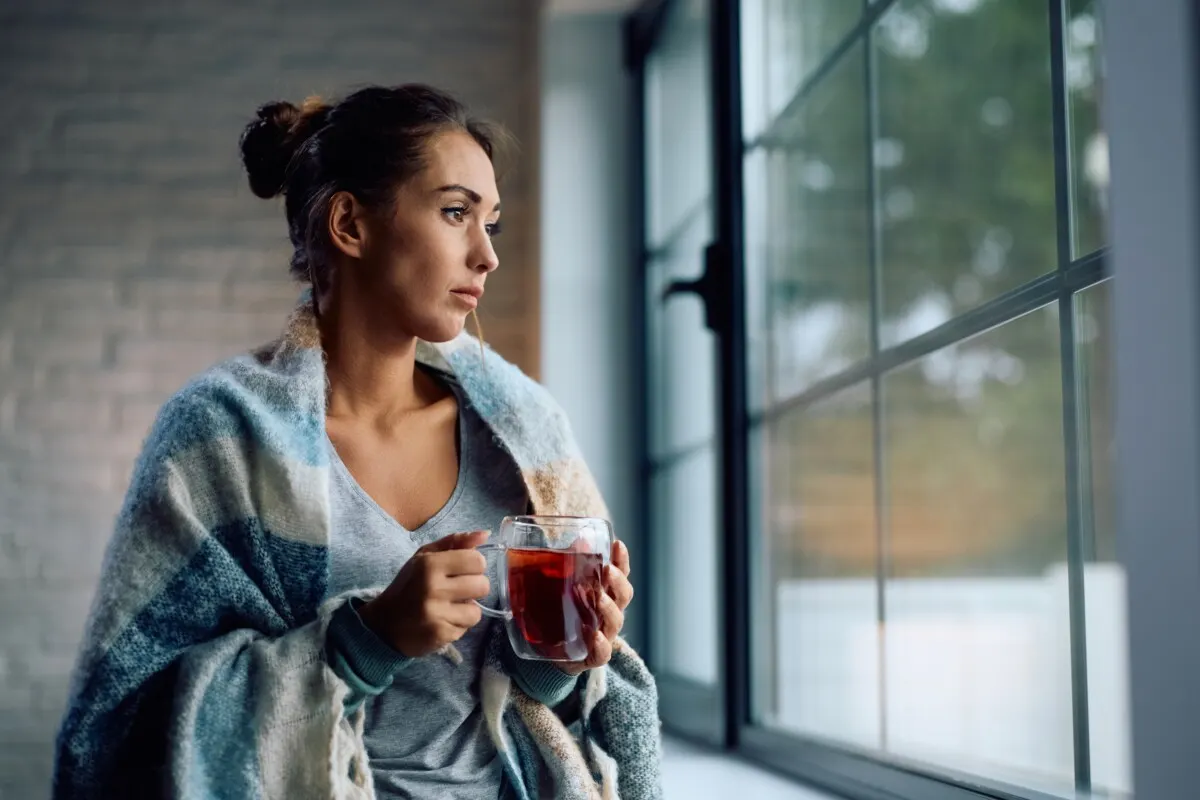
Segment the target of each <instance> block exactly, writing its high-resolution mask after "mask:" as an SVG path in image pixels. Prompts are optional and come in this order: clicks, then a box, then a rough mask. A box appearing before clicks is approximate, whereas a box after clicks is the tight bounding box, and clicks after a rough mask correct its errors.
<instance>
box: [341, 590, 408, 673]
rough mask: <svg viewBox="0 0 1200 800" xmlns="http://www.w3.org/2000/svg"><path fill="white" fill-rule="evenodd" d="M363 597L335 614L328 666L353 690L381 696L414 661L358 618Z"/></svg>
mask: <svg viewBox="0 0 1200 800" xmlns="http://www.w3.org/2000/svg"><path fill="white" fill-rule="evenodd" d="M362 603H363V601H362V599H361V598H357V597H352V598H350V600H349V601H348V602H346V603H345V604H343V605H342V606H341V607H340V608H338V609H337V610H336V611H334V612H333V618H332V619H330V621H329V629H328V631H327V632H326V634H325V641H326V648H327V653H328V655H327V657H328V659H329V665H330V666H331V667H332V668H333V670H334V672H337V673H338V676H339V677H340V678H342V679H343V680H345V681H346V682H347V683H348V684H350V687H351V689H353V690H355V691H356V693H357V692H362V693H364V694H372V695H375V694H380V693H381V692H383V691H384V690H385V689H387V688H388V687H389V686H391V685H392V679H393V678H395V676H396V673H397V672H399V671H400V670H401V669H403V668H404V667H406V666H407V665H408V664H409V662H411V661H412V659H410V658H409V657H408V656H406V655H404V654H402V653H399V652H397V651H396V650H394V649H392V647H391V646H390V645H388V644H387V643H386V642H385V641H383V640H382V639H380V638H379V637H378V636H376V635H375V632H374V631H372V630H371V629H370V628H368V627H367V626H366V623H364V622H363V621H362V617H360V616H359V615H358V608H359V606H361V605H362Z"/></svg>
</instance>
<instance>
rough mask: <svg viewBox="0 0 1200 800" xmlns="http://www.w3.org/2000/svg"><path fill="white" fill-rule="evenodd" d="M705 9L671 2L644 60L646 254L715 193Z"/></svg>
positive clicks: (697, 3)
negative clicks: (655, 42) (660, 30)
mask: <svg viewBox="0 0 1200 800" xmlns="http://www.w3.org/2000/svg"><path fill="white" fill-rule="evenodd" d="M708 21H709V9H708V3H707V2H704V1H703V0H680V1H679V2H674V3H672V4H671V7H670V11H668V17H667V20H666V22H665V24H664V25H665V26H664V28H663V32H662V35H661V38H660V40H659V44H658V46H657V47H656V49H655V50H654V52H653V53H652V54H651V55H650V56H649V58H647V60H646V179H647V187H646V188H647V193H648V208H647V212H648V214H647V216H648V219H647V236H648V237H649V241H648V244H649V245H650V246H651V248H655V247H659V246H662V245H663V244H665V243H666V242H668V241H669V240H670V239H672V238H674V236H677V235H678V234H679V229H680V228H681V227H684V226H686V225H687V223H688V220H689V219H690V218H691V217H693V216H695V215H696V213H697V212H698V211H699V209H700V207H701V206H702V205H703V204H705V203H707V202H708V197H709V195H710V194H712V133H711V132H712V101H711V98H712V93H711V89H710V85H709V78H710V76H709V59H708V53H709V33H708Z"/></svg>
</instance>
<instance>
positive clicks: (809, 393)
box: [625, 0, 1110, 800]
mask: <svg viewBox="0 0 1200 800" xmlns="http://www.w3.org/2000/svg"><path fill="white" fill-rule="evenodd" d="M678 1H679V0H644V2H643V3H642V4H641V6H640V7H639V8H638V9H637V10H636V11H634V12H633V13H631V14H630V15H629V16H628V17H627V20H626V29H625V30H626V66H627V68H628V69H629V70H630V72H631V75H632V77H633V84H634V101H635V113H634V130H633V136H634V150H633V152H634V153H635V161H634V186H635V187H636V189H635V198H636V201H635V203H634V204H633V209H632V212H633V226H634V227H633V231H634V243H635V247H636V253H635V264H636V266H637V269H635V270H634V292H635V294H634V296H635V298H637V300H638V301H639V302H640V305H637V306H635V307H637V308H640V309H645V308H646V300H647V298H646V268H647V264H648V261H649V259H650V254H649V253H648V251H647V249H646V237H645V233H646V225H645V220H646V210H647V198H646V196H645V191H646V181H645V177H646V162H645V158H646V153H645V134H646V125H645V123H646V120H645V98H646V95H645V65H646V61H647V58H648V57H649V56H650V55H651V54H652V53H653V52H654V48H655V45H656V42H657V41H658V38H659V35H660V33H661V30H662V27H663V24H664V20H665V18H666V14H667V11H668V9H669V7H670V6H671V5H672V3H674V2H678ZM896 2H897V0H875V1H874V2H872V0H863V13H862V17H861V19H860V20H859V22H858V23H857V24H856V25H855V27H854V28H853V29H852V30H851V31H849V32H848V33H847V34H846V35H845V37H843V39H842V40H841V41H840V43H839V44H838V45H837V46H835V47H834V48H832V49H831V51H830V52H829V53H828V54H827V55H826V56H825V57H824V59H823V60H822V62H821V64H820V65H819V66H817V67H816V68H815V69H813V70H812V71H811V73H810V74H809V76H808V77H807V78H806V79H805V80H804V82H803V83H802V85H801V86H800V87H799V88H798V89H797V90H796V92H795V95H794V97H793V98H792V100H791V101H790V102H789V107H790V106H791V105H794V104H797V103H800V102H803V100H804V98H805V97H806V96H807V95H808V94H809V93H811V91H812V90H813V89H814V88H815V87H817V86H820V85H822V82H823V80H824V79H825V78H826V77H827V75H828V74H829V72H830V71H831V70H832V69H833V68H835V67H836V66H837V65H838V64H840V63H841V62H842V59H844V58H846V57H849V56H848V55H847V54H848V53H850V52H852V51H853V49H854V47H855V46H856V45H857V44H859V43H861V42H864V41H865V42H868V43H869V42H870V32H871V31H872V29H873V28H874V27H875V24H876V22H877V21H878V20H879V19H880V17H882V16H883V15H884V14H886V13H887V12H888V11H889V10H890V9H891V8H892V7H893V6H894V5H895V4H896ZM1047 2H1048V7H1049V20H1050V36H1051V42H1050V56H1051V90H1052V115H1053V144H1054V186H1055V209H1056V217H1057V219H1058V225H1057V256H1058V263H1057V264H1056V265H1055V268H1054V269H1053V271H1050V272H1048V273H1047V274H1045V275H1043V276H1042V277H1040V278H1038V279H1036V280H1034V281H1031V282H1029V283H1025V284H1023V285H1022V286H1019V287H1017V288H1016V289H1014V290H1012V291H1009V292H1007V293H1004V294H1002V295H1000V296H999V297H996V298H994V299H992V300H990V301H988V302H985V303H983V304H982V305H980V306H979V307H977V308H975V309H974V310H972V311H969V312H967V313H965V314H962V315H960V316H958V317H955V318H954V319H951V320H950V321H948V322H946V323H945V324H943V325H941V326H939V327H937V328H935V329H933V330H931V331H928V332H926V333H924V334H922V335H919V336H917V337H915V338H913V339H909V340H907V341H904V342H902V343H900V344H898V345H895V346H889V347H882V346H881V344H880V342H879V341H878V335H877V334H873V336H872V339H873V342H872V350H871V355H870V357H869V358H867V359H866V360H864V361H861V362H859V363H857V364H855V365H853V366H852V367H850V368H849V369H847V370H844V371H843V372H841V373H839V374H837V375H833V376H831V377H829V378H827V379H824V380H822V381H820V382H818V383H816V384H815V385H813V386H811V387H809V388H807V389H806V390H804V391H803V392H802V393H801V394H799V395H798V396H796V397H793V398H791V399H789V400H788V401H786V402H785V403H783V404H779V405H776V406H773V407H772V408H771V409H770V411H769V412H768V413H769V414H770V415H776V414H779V413H782V412H783V411H785V410H787V409H790V408H795V407H798V406H800V405H806V404H809V403H812V402H815V401H816V400H819V399H822V398H825V397H828V396H829V395H831V394H834V393H836V392H838V391H841V390H843V389H845V388H847V387H850V386H853V385H856V384H859V383H861V382H863V381H870V382H871V385H872V390H873V391H874V392H876V393H878V392H879V387H880V383H881V381H882V378H883V376H884V375H885V374H887V373H888V372H890V371H892V370H894V369H896V368H897V367H899V366H902V365H907V364H912V363H914V362H915V361H916V360H917V359H920V358H922V357H923V356H926V355H928V354H930V353H932V352H934V351H936V350H938V349H940V348H942V347H945V346H947V345H949V344H952V343H955V342H958V341H961V340H963V339H966V338H969V337H971V336H974V335H977V334H979V333H982V332H984V331H987V330H990V329H993V328H995V327H997V326H999V325H1001V324H1003V323H1005V322H1008V321H1010V320H1012V319H1016V318H1017V317H1020V316H1022V315H1024V314H1026V313H1028V312H1031V311H1034V310H1036V309H1038V308H1042V307H1044V306H1046V305H1049V304H1057V307H1058V312H1059V326H1060V337H1059V338H1060V347H1061V365H1062V376H1063V384H1062V392H1063V395H1062V396H1063V446H1064V448H1065V450H1064V453H1065V464H1066V471H1067V475H1066V490H1067V493H1066V496H1067V499H1068V501H1067V512H1066V516H1067V525H1068V545H1067V556H1068V594H1069V614H1070V632H1071V642H1070V649H1071V672H1072V704H1073V730H1074V752H1075V781H1076V791H1077V792H1079V793H1088V792H1090V791H1091V787H1090V782H1091V777H1090V776H1091V769H1090V760H1089V759H1090V752H1089V742H1088V736H1089V721H1088V694H1087V664H1086V658H1087V655H1086V639H1085V636H1086V630H1085V624H1084V620H1085V617H1084V608H1085V606H1084V604H1085V597H1084V585H1083V580H1084V579H1083V566H1084V563H1085V559H1086V558H1087V555H1088V544H1087V542H1088V536H1089V532H1088V531H1086V530H1085V527H1086V526H1087V521H1086V519H1084V507H1083V503H1084V502H1085V501H1086V497H1085V496H1084V491H1083V489H1084V484H1083V481H1085V480H1086V475H1085V473H1084V470H1085V469H1086V465H1084V464H1082V463H1081V458H1080V447H1079V445H1080V425H1081V420H1080V418H1079V417H1080V414H1079V409H1080V404H1079V401H1078V398H1077V394H1078V391H1079V388H1078V375H1079V370H1078V366H1077V359H1078V355H1077V349H1076V331H1075V323H1076V308H1075V298H1076V296H1077V295H1078V294H1079V293H1080V292H1082V291H1083V290H1085V289H1087V288H1089V287H1091V286H1094V285H1097V284H1099V283H1101V282H1103V281H1104V280H1106V279H1107V278H1109V277H1110V276H1109V273H1108V268H1107V263H1108V260H1109V257H1108V247H1107V245H1105V246H1104V247H1102V248H1101V249H1100V250H1098V251H1095V252H1092V253H1089V254H1087V255H1084V256H1082V257H1078V258H1076V257H1073V245H1072V233H1071V232H1072V225H1073V222H1074V221H1073V219H1072V217H1071V215H1072V208H1071V196H1070V193H1071V183H1070V181H1071V173H1070V157H1071V154H1070V141H1069V128H1068V124H1069V120H1068V115H1069V112H1070V109H1069V107H1068V102H1069V98H1068V95H1067V88H1066V83H1065V77H1064V63H1065V62H1064V58H1065V53H1064V49H1065V30H1064V27H1065V23H1066V15H1067V2H1068V0H1047ZM709 7H710V9H711V14H710V19H711V24H710V52H709V58H710V64H711V88H712V95H713V97H712V112H713V113H712V117H711V121H712V141H713V159H714V163H713V165H712V169H713V186H712V197H713V210H714V219H713V225H714V227H713V231H714V241H713V242H712V244H711V245H710V246H709V248H708V250H707V251H706V254H705V262H706V263H705V264H704V265H703V266H704V272H703V277H702V278H701V279H700V280H698V281H696V283H695V285H693V286H691V287H690V289H689V290H690V291H694V292H696V293H697V294H698V295H700V296H701V299H702V300H703V301H704V302H705V304H706V312H707V319H708V323H709V326H710V328H712V330H713V332H714V333H715V335H716V337H717V341H718V343H719V344H718V364H717V375H718V376H719V378H718V379H719V382H720V389H719V413H720V417H719V420H718V428H717V430H718V435H719V442H718V469H719V479H718V486H719V487H720V490H721V492H722V514H721V517H720V522H721V528H720V530H719V537H720V550H719V555H720V558H721V567H722V568H721V574H720V583H721V585H720V587H719V589H720V595H721V596H720V600H719V606H718V608H719V612H720V613H719V616H720V619H719V620H718V643H719V646H720V648H721V653H720V656H719V660H718V667H719V676H718V683H717V689H716V692H715V693H712V692H705V691H700V690H698V689H697V687H694V686H690V685H688V684H686V682H679V681H676V680H675V679H674V678H673V677H671V676H667V677H665V678H661V679H660V706H661V710H662V714H663V718H664V726H665V728H666V730H667V731H669V732H671V733H673V734H675V735H679V736H681V737H683V738H687V739H691V740H694V741H699V742H703V743H707V744H710V745H715V746H718V747H720V748H723V749H726V750H729V751H731V752H735V753H737V754H739V755H742V756H745V757H747V758H749V759H750V760H752V761H755V762H758V763H760V764H762V765H764V766H767V767H768V768H771V769H773V770H775V771H777V772H780V773H783V774H786V775H789V776H791V777H794V778H796V779H798V780H800V781H801V782H804V783H807V784H810V785H813V786H817V787H821V788H824V789H827V790H829V791H831V792H833V793H835V794H838V795H841V796H846V797H850V798H861V800H911V799H912V798H930V800H965V799H966V798H993V799H994V800H1053V798H1057V797H1059V795H1050V794H1045V793H1043V792H1039V791H1037V790H1033V789H1028V788H1024V787H1019V786H1012V785H1006V784H1004V783H1001V782H998V781H993V780H990V779H983V778H978V777H974V776H970V775H965V774H961V775H957V774H953V773H952V772H951V771H948V770H944V769H935V768H932V767H928V768H926V767H924V766H923V765H916V764H911V763H908V762H906V761H904V760H903V759H898V758H896V759H893V758H891V757H889V756H888V755H887V754H883V753H876V752H865V751H863V752H855V751H854V750H853V749H852V748H849V747H840V746H833V745H830V744H827V743H823V742H820V741H816V740H813V739H808V738H805V737H800V736H796V735H789V734H786V733H782V732H779V731H775V730H767V729H764V728H761V727H758V726H756V725H753V724H752V720H751V709H750V693H751V687H750V679H751V672H750V668H751V664H750V654H751V644H752V643H751V624H750V622H751V618H750V614H751V591H752V587H751V585H750V563H751V562H750V558H751V555H752V554H751V546H752V544H751V543H752V541H753V537H752V535H751V534H752V529H751V513H752V509H751V495H750V487H749V480H750V472H751V467H752V465H751V463H750V453H749V442H750V436H751V428H752V420H751V415H750V412H749V409H748V396H747V391H748V387H747V363H746V361H747V359H746V340H747V330H746V319H745V264H744V241H743V213H744V174H743V169H744V164H745V158H746V156H747V154H748V153H750V152H751V151H752V149H753V148H754V147H755V146H757V144H758V143H759V141H760V139H761V137H756V139H755V141H752V142H746V141H745V140H744V137H743V131H742V118H743V106H742V97H741V92H742V83H741V27H740V3H738V2H737V0H710V4H709ZM862 51H863V53H864V56H863V58H865V61H866V63H865V64H864V67H865V71H864V75H865V80H866V81H867V87H866V89H867V91H866V92H865V93H864V96H865V98H866V103H867V119H868V136H869V137H874V135H875V132H876V130H877V126H878V120H877V115H878V106H877V104H876V102H875V101H874V95H875V81H876V74H875V65H874V59H875V54H874V52H873V48H872V47H870V46H867V47H863V48H862ZM784 116H786V112H783V113H780V114H778V115H776V119H778V118H782V117H784ZM768 135H769V131H768ZM866 144H867V143H864V146H866ZM868 159H869V161H868V174H869V175H870V176H871V185H870V187H869V192H870V194H871V196H870V198H869V199H870V200H871V201H872V202H874V196H873V195H874V192H875V188H876V187H875V184H874V181H875V175H876V169H875V162H874V155H873V153H871V152H870V148H868ZM878 236H879V232H878V230H876V231H875V232H874V234H873V240H872V242H871V251H872V258H871V262H872V263H871V271H872V287H873V288H872V301H871V303H872V317H873V328H874V329H875V330H876V331H877V330H878V325H877V324H876V323H877V322H878V319H879V314H880V309H879V297H878V295H879V290H878V285H879V272H880V264H879V261H880V259H879V257H878ZM636 325H637V326H638V328H637V332H638V333H639V334H641V341H643V342H644V341H645V337H644V333H645V330H646V321H645V318H644V311H643V318H642V319H639V320H638V321H637V322H636ZM638 366H639V369H638V381H639V386H640V387H641V388H642V389H643V392H642V396H645V392H644V389H645V387H646V386H647V378H646V376H647V370H648V359H647V354H646V349H645V347H643V348H642V349H641V351H640V364H639V365H638ZM875 408H876V411H875V413H876V414H878V413H879V404H878V403H876V404H875ZM647 410H648V409H647V407H646V405H645V404H644V407H643V408H642V409H640V415H639V419H638V429H639V430H638V432H639V434H641V435H639V437H638V441H639V442H640V443H642V446H643V450H642V453H641V454H640V455H641V458H640V463H641V464H642V465H643V468H642V471H641V474H640V478H641V488H642V491H641V492H640V493H639V494H640V497H641V498H642V499H641V505H640V508H639V513H640V520H641V525H640V529H641V530H642V531H644V532H645V533H646V535H647V536H653V535H654V530H653V527H652V526H651V524H650V522H651V521H650V495H649V476H650V474H651V472H652V462H651V460H650V455H649V453H648V451H647V449H646V448H645V444H644V443H645V442H646V441H647V437H646V436H645V435H644V434H646V433H647V432H648V429H649V426H648V413H647ZM877 422H878V421H877ZM878 431H879V426H878V424H876V436H878V435H879V433H878ZM879 453H880V451H879V443H878V442H876V456H875V457H876V459H878V458H879V457H880V455H879ZM645 549H646V552H647V553H650V552H652V551H653V548H651V547H649V546H648V547H647V548H645ZM653 569H654V565H653V564H652V563H651V564H649V565H647V567H646V568H644V569H643V574H647V575H652V574H654V572H653ZM880 579H881V580H882V576H881V577H880ZM654 591H655V589H654V586H653V584H652V583H650V584H649V585H646V586H645V587H644V593H653V592H654ZM651 607H652V603H644V604H643V613H649V612H648V609H649V608H651ZM647 622H648V620H647ZM643 630H646V631H651V630H652V626H650V625H649V624H647V625H645V627H644V628H643ZM652 638H653V637H652V636H648V637H647V640H648V641H647V642H646V651H647V654H648V657H649V659H650V661H651V663H652V664H653V663H654V643H653V641H652ZM1089 796H1103V795H1089Z"/></svg>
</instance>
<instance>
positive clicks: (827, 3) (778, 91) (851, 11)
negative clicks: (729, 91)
mask: <svg viewBox="0 0 1200 800" xmlns="http://www.w3.org/2000/svg"><path fill="white" fill-rule="evenodd" d="M741 12H742V43H741V44H742V47H741V50H742V70H743V72H742V83H743V85H744V87H745V88H744V89H743V108H744V110H745V120H744V122H743V133H744V135H745V136H746V137H747V138H748V139H753V138H755V137H757V136H759V135H760V134H762V133H763V132H764V130H765V129H766V127H767V126H768V125H770V124H771V120H773V119H774V118H775V117H776V116H778V115H779V113H780V112H782V111H783V109H784V107H785V106H786V105H787V104H788V103H789V102H791V100H792V98H793V97H794V96H795V94H796V92H797V90H799V89H800V87H801V86H802V85H803V84H804V81H805V80H806V79H807V78H808V77H809V76H810V75H811V74H812V73H813V71H814V70H815V69H816V68H817V67H818V66H819V65H820V64H821V62H822V61H824V60H825V59H826V58H827V57H828V56H830V55H831V54H832V52H833V50H834V49H836V47H837V45H838V44H840V43H841V41H842V40H843V39H845V38H846V36H847V35H848V34H849V33H850V31H851V30H852V29H853V28H854V25H855V24H856V23H857V22H858V21H859V19H861V17H862V3H861V2H859V1H858V0H746V2H743V3H742V4H741Z"/></svg>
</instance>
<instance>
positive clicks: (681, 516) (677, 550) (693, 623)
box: [650, 447, 719, 684]
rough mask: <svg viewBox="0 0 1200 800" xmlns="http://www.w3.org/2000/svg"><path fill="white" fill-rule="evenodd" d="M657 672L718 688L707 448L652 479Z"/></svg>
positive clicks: (712, 469) (713, 506)
mask: <svg viewBox="0 0 1200 800" xmlns="http://www.w3.org/2000/svg"><path fill="white" fill-rule="evenodd" d="M650 490H651V492H652V495H651V505H652V506H653V512H652V519H653V520H654V527H653V532H652V533H653V535H652V536H651V539H650V540H651V543H652V547H653V548H654V564H655V575H654V586H655V590H654V592H652V596H653V598H654V619H653V628H654V642H655V646H654V653H655V656H656V657H655V665H654V666H655V669H656V670H666V671H668V672H671V673H673V674H675V675H678V676H680V677H683V678H688V679H690V680H693V681H697V682H699V683H705V684H716V682H717V596H718V594H719V593H718V591H717V546H718V542H717V515H718V510H717V470H716V459H715V457H714V455H713V450H712V448H711V447H705V448H704V449H702V450H699V451H698V452H696V453H693V454H691V455H689V456H687V457H686V458H684V459H682V460H680V461H678V462H676V463H674V464H672V465H670V466H669V467H664V468H663V469H661V470H660V471H658V472H657V473H656V474H655V475H654V477H653V478H652V480H651V486H650Z"/></svg>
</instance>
